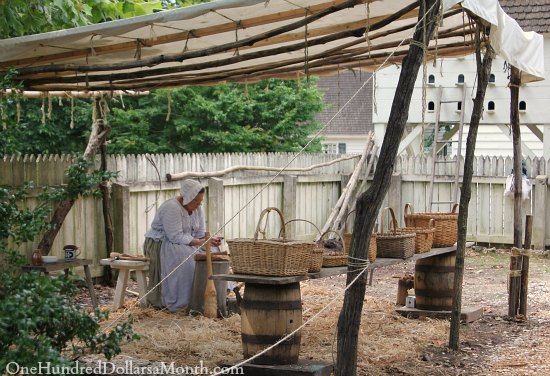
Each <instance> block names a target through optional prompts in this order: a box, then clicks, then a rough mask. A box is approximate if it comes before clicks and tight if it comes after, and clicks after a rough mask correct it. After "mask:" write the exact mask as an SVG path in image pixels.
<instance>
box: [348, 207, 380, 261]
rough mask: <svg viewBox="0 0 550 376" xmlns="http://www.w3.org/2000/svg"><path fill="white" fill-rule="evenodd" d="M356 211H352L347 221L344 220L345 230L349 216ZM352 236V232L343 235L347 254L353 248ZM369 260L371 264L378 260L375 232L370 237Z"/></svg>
mask: <svg viewBox="0 0 550 376" xmlns="http://www.w3.org/2000/svg"><path fill="white" fill-rule="evenodd" d="M354 211H355V210H352V211H350V212H349V213H348V214H346V216H345V219H344V228H345V223H346V222H347V220H348V218H349V215H350V214H351V213H353V212H354ZM351 235H352V233H351V232H344V234H343V238H344V249H345V250H346V252H349V250H350V248H351ZM367 259H368V260H369V262H370V263H373V262H374V261H375V260H376V233H375V232H373V233H372V234H371V236H370V241H369V250H368V252H367Z"/></svg>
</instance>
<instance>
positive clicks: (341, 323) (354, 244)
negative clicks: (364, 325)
mask: <svg viewBox="0 0 550 376" xmlns="http://www.w3.org/2000/svg"><path fill="white" fill-rule="evenodd" d="M419 3H420V11H419V16H418V20H419V22H418V23H417V26H416V29H415V32H414V37H413V40H414V43H411V45H410V47H409V50H408V52H407V55H406V57H405V59H404V60H403V64H402V68H401V72H400V74H399V81H398V83H397V87H396V90H395V93H396V94H395V96H394V98H393V103H392V107H391V111H390V116H389V119H388V125H387V130H386V134H385V136H384V141H383V143H382V148H381V151H380V156H379V159H378V165H377V168H376V171H375V173H374V177H373V181H372V185H371V186H370V188H369V189H368V190H367V191H366V192H364V193H362V194H361V195H360V196H359V198H358V199H357V210H356V221H355V223H354V226H353V233H354V234H365V236H353V237H352V239H351V247H350V248H351V249H350V251H349V254H350V257H353V258H354V259H359V260H367V253H368V248H369V247H368V244H369V241H370V237H371V233H372V230H373V228H374V223H375V221H376V217H377V214H378V211H379V210H380V207H381V206H382V202H383V200H384V197H385V196H386V194H387V192H388V190H389V185H390V181H391V176H392V173H393V166H394V164H395V158H396V156H397V152H398V149H399V142H400V141H401V139H402V137H403V133H404V131H405V126H406V124H407V119H408V115H409V109H410V105H411V98H412V94H413V91H414V86H415V82H416V79H417V77H418V71H419V69H420V67H421V65H422V63H423V61H424V52H425V51H424V48H423V46H427V45H428V40H429V39H431V38H432V36H433V32H434V30H435V27H436V23H437V21H436V20H437V15H438V14H439V8H440V6H441V1H440V0H425V1H421V2H419ZM428 10H429V11H428ZM424 17H425V22H424V21H423V20H422V19H423V18H424ZM360 272H362V274H359V273H360ZM366 272H367V270H366V269H358V268H356V267H354V266H353V265H350V266H348V274H347V279H346V285H347V290H346V293H345V295H344V304H343V306H342V310H341V311H340V315H339V317H338V326H337V327H338V334H337V357H336V366H335V369H334V374H335V376H355V375H356V374H357V347H358V336H359V327H360V325H361V317H362V310H363V303H364V299H365V290H366V282H367V273H366ZM352 282H353V284H352Z"/></svg>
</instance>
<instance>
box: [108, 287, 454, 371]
mask: <svg viewBox="0 0 550 376" xmlns="http://www.w3.org/2000/svg"><path fill="white" fill-rule="evenodd" d="M329 283H330V282H329ZM301 289H302V300H303V319H304V322H305V321H306V320H308V319H310V318H312V317H314V316H315V317H314V320H312V321H311V322H310V323H308V324H307V325H306V327H305V328H304V329H303V330H302V345H301V350H300V359H311V360H317V361H326V362H331V363H334V362H335V359H336V328H337V322H338V316H339V313H340V309H341V307H342V302H343V296H344V286H343V283H341V282H339V281H338V280H335V283H334V285H332V286H330V285H327V281H324V282H322V283H320V282H319V281H315V280H312V281H307V282H303V283H302V285H301ZM393 299H394V297H393V296H388V300H380V299H378V298H372V297H370V296H368V289H367V296H366V297H365V302H364V306H363V313H362V319H361V327H360V334H359V337H360V338H359V348H358V358H357V359H358V360H357V362H358V374H359V375H367V374H368V375H377V374H385V372H386V371H388V370H394V371H395V369H396V368H395V367H396V365H397V367H399V366H398V365H399V364H400V363H401V364H405V363H406V364H408V365H407V366H406V367H410V366H411V364H412V367H414V364H418V365H421V363H422V361H421V357H422V354H423V352H424V351H425V350H426V349H427V348H429V347H430V346H433V345H435V346H444V345H445V344H446V341H447V339H448V331H449V323H448V321H445V320H435V319H420V320H411V319H407V318H404V317H402V316H400V315H398V314H397V313H395V311H394V310H395V305H394V304H393V303H392V302H390V300H393ZM331 302H332V304H331V305H330V306H329V308H328V309H326V310H324V311H323V312H322V313H321V314H319V315H318V312H319V311H320V310H321V309H322V308H323V307H325V306H327V305H328V304H329V303H331ZM127 303H129V302H127ZM127 306H128V304H127ZM129 311H130V313H131V314H132V317H133V319H134V329H135V330H136V332H137V333H139V334H140V335H141V336H142V338H141V340H139V341H136V342H133V343H130V344H127V345H124V346H123V354H124V356H125V357H131V358H133V359H142V360H149V361H154V362H158V361H162V362H167V363H169V362H175V363H176V364H178V365H182V366H185V365H198V364H199V363H200V362H201V361H203V363H204V365H205V366H207V367H212V368H213V367H215V366H218V365H220V364H224V365H227V364H235V363H236V362H238V361H240V360H242V345H241V338H240V332H241V331H240V316H239V315H233V316H230V317H228V318H224V319H215V320H214V319H208V318H205V317H202V316H188V315H180V314H171V313H169V312H167V311H155V310H152V309H145V308H132V309H130V310H129ZM127 313H128V312H127V311H123V310H119V311H117V312H113V313H112V314H111V318H110V319H111V320H115V319H117V318H118V317H119V316H121V315H127ZM403 367H405V366H403ZM409 371H410V369H409ZM407 374H412V373H407Z"/></svg>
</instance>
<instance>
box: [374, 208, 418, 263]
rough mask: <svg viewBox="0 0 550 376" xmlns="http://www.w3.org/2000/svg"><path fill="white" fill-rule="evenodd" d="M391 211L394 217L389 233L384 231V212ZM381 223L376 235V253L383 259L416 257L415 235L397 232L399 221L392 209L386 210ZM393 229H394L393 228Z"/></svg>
mask: <svg viewBox="0 0 550 376" xmlns="http://www.w3.org/2000/svg"><path fill="white" fill-rule="evenodd" d="M386 210H389V212H390V215H391V217H392V220H391V226H390V230H389V232H387V233H386V232H383V231H384V214H385V213H384V212H385V211H386ZM381 217H382V218H381V222H380V231H382V232H379V233H377V234H376V247H377V250H376V253H377V256H378V257H381V258H403V259H405V258H409V257H412V256H413V255H414V243H415V238H416V234H415V233H402V232H398V231H397V220H396V219H395V214H394V212H393V209H392V208H384V210H383V211H382V216H381ZM391 227H393V228H391Z"/></svg>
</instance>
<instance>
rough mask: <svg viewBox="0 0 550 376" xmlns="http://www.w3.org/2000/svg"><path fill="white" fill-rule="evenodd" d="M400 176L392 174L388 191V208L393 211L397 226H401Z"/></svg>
mask: <svg viewBox="0 0 550 376" xmlns="http://www.w3.org/2000/svg"><path fill="white" fill-rule="evenodd" d="M401 180H402V177H401V174H400V173H397V174H393V175H392V177H391V182H390V189H389V191H388V206H389V207H390V208H392V209H393V211H394V212H395V215H396V217H397V218H396V219H397V224H398V225H399V226H402V225H403V223H402V218H403V215H402V214H403V213H402V210H403V208H402V205H401Z"/></svg>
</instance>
